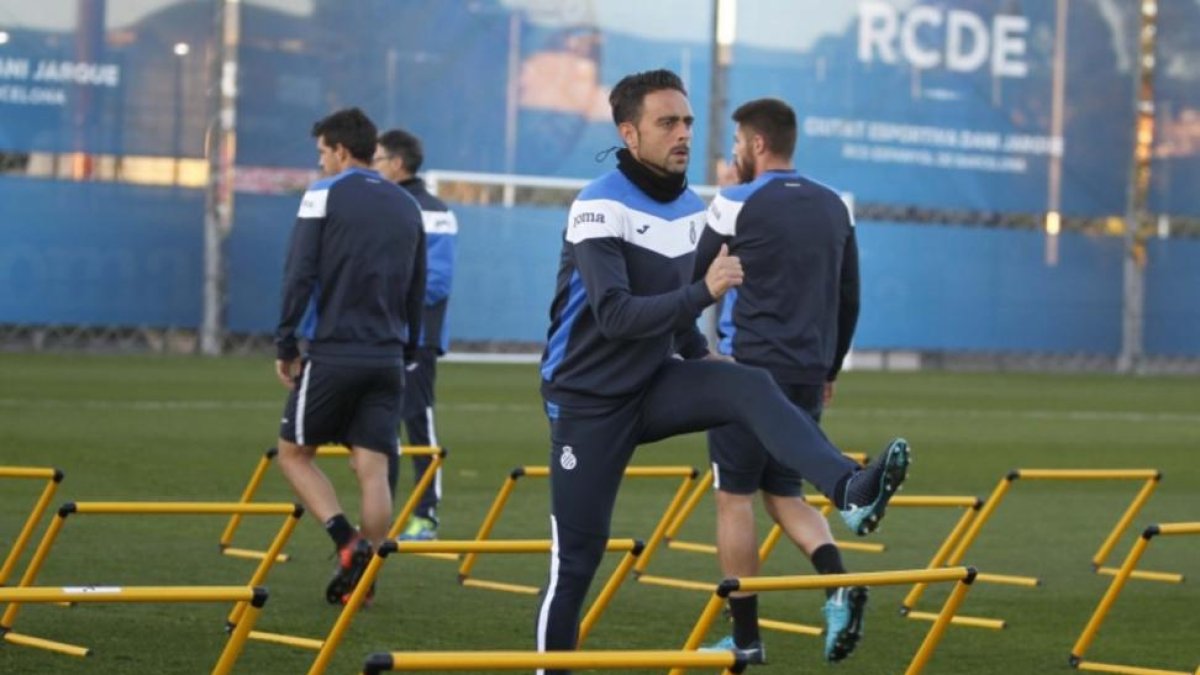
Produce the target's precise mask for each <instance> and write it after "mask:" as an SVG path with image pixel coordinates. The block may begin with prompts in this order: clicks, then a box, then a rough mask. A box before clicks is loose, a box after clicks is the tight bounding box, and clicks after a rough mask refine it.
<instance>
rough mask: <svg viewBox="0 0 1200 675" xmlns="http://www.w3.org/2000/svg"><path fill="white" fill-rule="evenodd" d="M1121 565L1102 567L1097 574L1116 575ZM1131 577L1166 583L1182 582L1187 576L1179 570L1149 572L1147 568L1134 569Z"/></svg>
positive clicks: (1130, 574)
mask: <svg viewBox="0 0 1200 675" xmlns="http://www.w3.org/2000/svg"><path fill="white" fill-rule="evenodd" d="M1119 569H1120V568H1119V567H1101V568H1099V569H1097V570H1096V574H1102V575H1104V576H1106V577H1112V576H1116V574H1117V571H1118V570H1119ZM1129 578H1130V579H1144V580H1145V581H1161V582H1163V583H1165V584H1182V583H1183V582H1184V579H1185V577H1184V576H1183V575H1182V574H1179V573H1178V572H1149V571H1146V570H1134V571H1132V572H1130V573H1129Z"/></svg>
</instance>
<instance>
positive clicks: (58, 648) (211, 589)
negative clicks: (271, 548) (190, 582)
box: [0, 586, 267, 675]
mask: <svg viewBox="0 0 1200 675" xmlns="http://www.w3.org/2000/svg"><path fill="white" fill-rule="evenodd" d="M64 601H67V602H71V603H84V602H92V603H96V602H106V603H113V602H116V603H175V602H238V603H242V604H245V605H246V606H247V607H249V609H248V610H247V611H246V612H245V613H244V615H243V620H242V623H241V624H240V625H239V626H238V627H237V629H236V630H234V631H232V632H231V633H230V636H229V639H228V641H226V643H225V649H224V650H222V652H221V656H220V657H219V658H218V660H217V665H216V666H214V668H213V671H212V672H213V673H215V674H217V675H225V674H226V673H229V672H230V671H232V670H233V665H234V664H235V663H236V662H237V659H238V657H239V656H241V653H242V650H243V649H244V647H245V644H246V639H247V637H248V636H249V633H250V631H251V629H252V627H253V626H254V623H255V622H256V621H257V620H258V615H259V612H260V611H261V609H262V607H263V605H264V604H266V602H267V590H266V589H265V588H262V587H257V586H74V587H73V586H65V587H60V588H49V587H32V586H30V587H22V588H0V602H12V603H49V602H64ZM4 640H5V641H6V642H9V643H12V644H16V645H22V646H26V647H36V648H38V649H43V650H48V651H55V652H59V653H61V654H66V655H68V656H79V657H83V656H88V655H89V654H90V653H91V651H90V650H89V649H87V648H86V647H77V646H75V645H68V644H66V643H62V642H55V641H54V640H46V639H43V638H38V637H33V636H31V635H22V634H20V633H15V632H12V631H8V632H6V633H4Z"/></svg>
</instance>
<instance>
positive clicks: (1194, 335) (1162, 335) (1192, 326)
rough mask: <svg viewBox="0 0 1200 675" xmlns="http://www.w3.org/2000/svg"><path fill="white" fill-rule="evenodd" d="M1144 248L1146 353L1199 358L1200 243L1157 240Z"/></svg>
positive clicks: (1187, 240) (1194, 241)
mask: <svg viewBox="0 0 1200 675" xmlns="http://www.w3.org/2000/svg"><path fill="white" fill-rule="evenodd" d="M1147 249H1148V250H1147V253H1148V255H1147V258H1146V259H1147V261H1148V264H1147V266H1146V308H1145V321H1146V323H1145V328H1144V333H1143V337H1144V340H1145V342H1144V348H1145V352H1146V354H1148V355H1151V356H1188V357H1193V358H1194V357H1196V356H1200V241H1196V240H1192V239H1168V240H1157V239H1156V240H1153V241H1150V242H1149V243H1148V245H1147Z"/></svg>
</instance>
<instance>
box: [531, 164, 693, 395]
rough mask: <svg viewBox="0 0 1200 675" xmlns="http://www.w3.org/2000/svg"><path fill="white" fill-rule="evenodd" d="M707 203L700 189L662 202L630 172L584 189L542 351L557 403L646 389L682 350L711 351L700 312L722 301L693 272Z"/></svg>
mask: <svg viewBox="0 0 1200 675" xmlns="http://www.w3.org/2000/svg"><path fill="white" fill-rule="evenodd" d="M704 209H705V206H704V202H703V201H701V200H700V198H699V197H698V196H696V193H694V192H692V191H691V190H684V191H683V193H682V194H681V195H680V196H679V197H678V198H676V199H675V200H674V201H671V202H667V203H660V202H657V201H655V200H653V199H651V198H650V197H649V196H647V195H646V194H645V193H644V192H642V191H641V190H640V189H638V187H637V186H636V185H634V183H633V182H631V181H630V180H629V178H627V177H626V176H625V175H624V174H623V173H621V171H620V170H613V171H610V172H608V173H606V174H604V175H603V176H601V177H600V178H598V179H596V180H594V181H592V182H591V183H589V184H588V185H587V187H585V188H584V189H583V190H582V191H581V192H580V193H579V196H578V197H576V199H575V202H574V203H573V204H572V205H571V212H570V216H569V217H568V220H567V228H566V232H565V233H564V236H563V247H562V257H561V262H560V264H559V271H558V285H557V288H556V290H555V294H554V301H553V303H552V304H551V305H550V321H551V324H550V330H549V333H548V341H547V345H546V350H545V352H544V353H543V354H542V368H541V374H542V395H543V396H544V397H545V399H546V400H547V401H548V402H551V403H553V404H559V405H568V406H570V405H581V406H597V405H606V404H611V403H616V402H617V400H618V399H620V398H622V397H626V396H629V395H631V394H634V393H637V392H640V391H641V390H643V389H644V388H645V386H646V384H647V383H648V382H649V381H650V379H651V377H652V376H653V375H654V372H655V371H656V370H657V369H658V368H659V367H660V366H661V365H662V364H663V361H664V360H665V359H667V358H670V357H671V356H672V355H674V354H679V355H681V356H683V357H685V358H698V357H701V356H704V355H705V354H707V353H708V347H707V343H706V342H705V340H704V337H703V336H702V335H701V334H700V332H699V330H697V328H696V318H697V317H698V316H699V314H700V312H701V310H703V309H704V308H705V307H706V306H708V305H710V304H712V302H713V299H712V296H711V295H710V294H709V292H708V288H707V287H706V286H705V285H704V281H703V279H701V280H700V281H698V282H692V278H691V277H692V266H693V260H694V258H695V248H696V241H697V239H698V237H699V235H700V232H701V230H702V229H703V228H704Z"/></svg>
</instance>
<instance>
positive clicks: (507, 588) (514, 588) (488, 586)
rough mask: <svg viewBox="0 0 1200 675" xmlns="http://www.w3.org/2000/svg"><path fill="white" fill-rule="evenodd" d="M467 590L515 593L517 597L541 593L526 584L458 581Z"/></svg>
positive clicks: (538, 589)
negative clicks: (480, 589) (477, 589)
mask: <svg viewBox="0 0 1200 675" xmlns="http://www.w3.org/2000/svg"><path fill="white" fill-rule="evenodd" d="M458 583H460V584H462V585H463V586H466V587H467V588H482V589H484V590H487V591H500V592H501V593H516V594H518V595H537V594H538V593H541V592H542V589H540V588H538V587H537V586H530V585H528V584H510V583H507V582H504V581H488V580H487V579H472V578H470V577H467V578H466V579H460V580H459V582H458Z"/></svg>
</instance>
